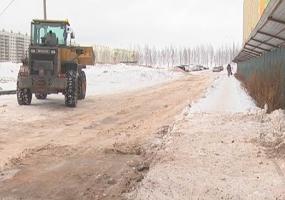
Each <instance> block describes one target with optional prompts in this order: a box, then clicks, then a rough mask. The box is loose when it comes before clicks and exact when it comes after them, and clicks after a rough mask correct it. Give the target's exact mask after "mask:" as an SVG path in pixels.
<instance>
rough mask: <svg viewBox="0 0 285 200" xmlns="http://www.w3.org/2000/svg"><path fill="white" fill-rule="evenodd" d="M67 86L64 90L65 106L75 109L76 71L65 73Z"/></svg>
mask: <svg viewBox="0 0 285 200" xmlns="http://www.w3.org/2000/svg"><path fill="white" fill-rule="evenodd" d="M66 82H67V86H66V89H65V105H66V106H67V107H76V105H77V95H78V77H77V71H75V70H68V71H67V72H66Z"/></svg>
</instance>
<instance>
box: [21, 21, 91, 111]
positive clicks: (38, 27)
mask: <svg viewBox="0 0 285 200" xmlns="http://www.w3.org/2000/svg"><path fill="white" fill-rule="evenodd" d="M72 39H74V33H73V31H72V30H71V28H70V24H69V22H68V21H67V20H63V21H60V20H33V21H32V23H31V43H30V46H29V50H28V54H27V57H26V58H25V59H23V65H22V66H21V67H20V70H19V74H18V80H17V100H18V104H19V105H30V104H31V101H32V94H35V96H36V98H37V99H46V98H47V95H48V94H54V93H56V94H58V93H62V94H63V95H64V96H65V105H66V106H68V107H76V105H77V100H82V99H84V98H85V95H86V75H85V72H84V71H83V69H84V68H86V65H94V63H95V56H94V52H93V48H92V47H80V46H76V45H72V44H71V41H72Z"/></svg>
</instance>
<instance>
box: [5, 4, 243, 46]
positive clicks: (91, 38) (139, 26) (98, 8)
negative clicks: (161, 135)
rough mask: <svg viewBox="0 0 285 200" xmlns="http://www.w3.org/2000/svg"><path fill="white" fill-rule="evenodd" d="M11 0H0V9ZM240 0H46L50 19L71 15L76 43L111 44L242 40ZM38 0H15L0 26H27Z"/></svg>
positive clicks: (23, 28)
mask: <svg viewBox="0 0 285 200" xmlns="http://www.w3.org/2000/svg"><path fill="white" fill-rule="evenodd" d="M10 1H11V0H1V1H0V12H1V11H2V10H3V8H4V7H5V6H6V5H7V4H8V3H9V2H10ZM242 4H243V0H81V1H78V0H47V10H48V18H49V19H69V21H70V23H71V26H72V28H73V29H74V30H75V32H76V38H77V42H78V43H84V44H88V43H89V44H101V45H108V46H113V47H130V46H131V45H136V44H140V45H144V44H148V45H150V46H158V47H164V46H168V45H174V46H182V47H193V46H196V45H199V44H209V43H211V44H213V45H215V46H220V45H223V44H228V43H232V42H238V43H240V44H241V42H242ZM42 7H43V6H42V0H26V1H23V0H15V2H14V3H13V4H12V5H11V6H10V8H9V9H8V10H7V11H6V12H5V13H4V14H3V15H2V16H0V29H2V28H4V29H7V30H13V31H20V32H25V33H26V32H29V30H30V21H31V20H32V19H33V18H42V17H43V8H42Z"/></svg>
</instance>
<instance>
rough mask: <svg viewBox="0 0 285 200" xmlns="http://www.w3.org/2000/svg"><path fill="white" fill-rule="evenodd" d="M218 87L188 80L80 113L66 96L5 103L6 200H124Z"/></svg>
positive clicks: (1, 147)
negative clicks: (178, 121)
mask: <svg viewBox="0 0 285 200" xmlns="http://www.w3.org/2000/svg"><path fill="white" fill-rule="evenodd" d="M212 81H213V77H212V76H209V75H207V74H200V75H195V76H194V75H190V76H187V77H183V78H180V79H179V80H175V81H172V82H168V83H164V84H161V85H157V86H154V87H151V88H147V89H143V90H140V91H136V92H129V93H121V94H116V95H108V96H93V97H88V98H87V99H86V100H85V101H82V102H80V103H79V104H78V107H77V108H75V109H70V108H66V107H65V106H64V104H63V102H64V101H63V99H62V97H61V96H59V97H54V96H51V97H50V98H49V99H48V100H46V101H44V102H39V101H33V104H32V105H31V106H27V107H20V106H18V105H17V104H16V99H15V97H2V98H1V100H0V116H1V118H0V167H1V168H0V169H1V171H0V199H9V200H10V199H11V200H15V199H22V200H25V199H37V200H38V199H58V200H62V199H66V200H72V199H83V200H84V199H124V198H125V197H124V194H125V193H128V192H130V191H131V190H133V189H134V187H135V186H136V185H137V183H139V182H141V181H142V180H143V178H144V175H145V173H146V172H147V171H148V168H149V162H151V155H152V154H151V153H150V152H151V150H150V149H155V148H159V145H160V142H159V138H161V137H163V134H165V133H166V132H167V131H168V130H169V129H171V124H172V123H173V121H174V120H175V116H176V115H177V114H179V113H181V112H182V110H183V109H184V108H185V107H187V105H189V104H190V103H191V102H192V101H194V100H197V99H199V98H200V97H201V96H202V95H203V94H204V92H205V89H206V88H207V87H208V86H209V85H210V83H211V82H212ZM153 152H155V150H153Z"/></svg>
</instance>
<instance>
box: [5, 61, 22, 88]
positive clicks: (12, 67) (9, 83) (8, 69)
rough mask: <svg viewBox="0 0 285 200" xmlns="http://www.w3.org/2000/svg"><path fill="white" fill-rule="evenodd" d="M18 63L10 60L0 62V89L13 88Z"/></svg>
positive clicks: (14, 86)
mask: <svg viewBox="0 0 285 200" xmlns="http://www.w3.org/2000/svg"><path fill="white" fill-rule="evenodd" d="M20 65H21V64H14V63H10V62H4V63H1V62H0V91H1V90H15V88H16V81H17V75H18V71H19V68H20Z"/></svg>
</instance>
